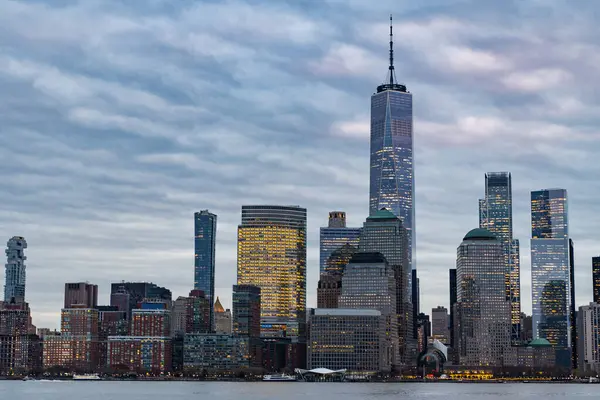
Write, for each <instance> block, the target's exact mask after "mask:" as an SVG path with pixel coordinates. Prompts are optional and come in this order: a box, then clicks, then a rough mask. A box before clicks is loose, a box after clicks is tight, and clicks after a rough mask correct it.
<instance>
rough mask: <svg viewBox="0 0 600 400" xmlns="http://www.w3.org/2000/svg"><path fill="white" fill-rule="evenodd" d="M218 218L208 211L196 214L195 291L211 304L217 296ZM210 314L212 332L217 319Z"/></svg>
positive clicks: (211, 310)
mask: <svg viewBox="0 0 600 400" xmlns="http://www.w3.org/2000/svg"><path fill="white" fill-rule="evenodd" d="M216 237H217V216H216V215H215V214H213V213H210V212H209V211H208V210H203V211H200V212H197V213H194V289H195V290H201V291H202V292H204V296H205V297H206V299H207V300H208V301H209V303H210V304H212V303H213V302H214V296H215V245H216ZM209 312H210V326H211V329H210V330H211V331H212V330H213V329H214V324H215V322H214V321H215V318H214V314H213V309H212V308H210V309H209Z"/></svg>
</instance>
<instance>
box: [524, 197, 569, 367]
mask: <svg viewBox="0 0 600 400" xmlns="http://www.w3.org/2000/svg"><path fill="white" fill-rule="evenodd" d="M571 247H572V246H571V244H570V241H569V230H568V212H567V191H566V190H564V189H547V190H539V191H534V192H531V280H532V286H531V292H532V296H531V297H532V309H533V315H532V320H533V322H532V324H533V336H534V338H544V339H547V340H548V341H549V342H550V343H551V344H552V345H553V346H554V347H556V348H557V349H563V350H564V351H566V352H567V353H568V354H565V355H564V356H563V357H562V361H559V364H560V365H563V366H565V365H567V364H568V363H570V360H571V353H570V350H571V335H572V331H571V319H572V317H573V316H572V314H571V286H572V282H571V269H572V268H571V261H572V260H571V252H572V249H571Z"/></svg>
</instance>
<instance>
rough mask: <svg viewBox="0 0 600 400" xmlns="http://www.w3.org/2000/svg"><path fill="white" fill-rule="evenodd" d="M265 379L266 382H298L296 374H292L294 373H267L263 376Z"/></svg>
mask: <svg viewBox="0 0 600 400" xmlns="http://www.w3.org/2000/svg"><path fill="white" fill-rule="evenodd" d="M263 381H265V382H296V381H297V379H296V377H295V376H292V375H286V374H275V375H265V376H264V377H263Z"/></svg>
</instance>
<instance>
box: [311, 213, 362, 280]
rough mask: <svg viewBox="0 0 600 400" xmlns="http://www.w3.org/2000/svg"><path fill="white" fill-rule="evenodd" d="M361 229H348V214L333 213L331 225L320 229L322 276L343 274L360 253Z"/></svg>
mask: <svg viewBox="0 0 600 400" xmlns="http://www.w3.org/2000/svg"><path fill="white" fill-rule="evenodd" d="M360 232H361V228H348V227H346V213H345V212H342V211H332V212H330V213H329V224H328V226H327V227H326V228H324V227H322V228H321V229H320V240H319V247H320V272H321V275H323V274H325V273H327V274H341V273H342V271H343V269H344V266H345V265H346V264H348V261H349V260H350V258H352V255H353V254H354V253H356V252H357V251H358V241H359V240H360Z"/></svg>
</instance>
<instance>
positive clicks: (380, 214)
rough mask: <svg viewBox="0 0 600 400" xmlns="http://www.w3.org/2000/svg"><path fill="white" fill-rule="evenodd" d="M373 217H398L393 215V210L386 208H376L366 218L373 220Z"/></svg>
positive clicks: (381, 218)
mask: <svg viewBox="0 0 600 400" xmlns="http://www.w3.org/2000/svg"><path fill="white" fill-rule="evenodd" d="M373 219H380V220H383V219H398V217H396V216H395V215H394V213H393V212H391V211H390V210H388V209H386V208H382V209H381V210H377V211H376V212H375V213H373V214H372V215H369V217H368V218H367V220H373Z"/></svg>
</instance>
